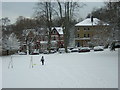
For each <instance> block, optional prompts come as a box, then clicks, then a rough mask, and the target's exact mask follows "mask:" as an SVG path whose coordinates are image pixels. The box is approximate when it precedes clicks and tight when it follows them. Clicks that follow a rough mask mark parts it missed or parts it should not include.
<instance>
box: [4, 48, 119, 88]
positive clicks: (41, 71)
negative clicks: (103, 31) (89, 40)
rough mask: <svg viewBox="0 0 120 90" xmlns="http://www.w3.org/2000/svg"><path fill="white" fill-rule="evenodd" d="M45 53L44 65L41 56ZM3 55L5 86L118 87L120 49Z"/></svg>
mask: <svg viewBox="0 0 120 90" xmlns="http://www.w3.org/2000/svg"><path fill="white" fill-rule="evenodd" d="M42 56H44V58H45V65H43V66H42V65H41V62H40V59H41V57H42ZM32 59H33V65H34V66H33V68H32V67H30V65H31V62H30V61H31V55H28V56H27V55H13V56H12V60H13V66H14V67H13V68H9V69H8V64H9V62H10V60H11V57H10V56H4V57H3V62H2V64H3V83H2V84H3V88H118V50H116V51H110V50H108V49H106V50H104V51H102V52H94V51H91V52H88V53H77V52H76V53H63V54H59V53H55V54H49V55H47V54H40V55H33V56H32Z"/></svg>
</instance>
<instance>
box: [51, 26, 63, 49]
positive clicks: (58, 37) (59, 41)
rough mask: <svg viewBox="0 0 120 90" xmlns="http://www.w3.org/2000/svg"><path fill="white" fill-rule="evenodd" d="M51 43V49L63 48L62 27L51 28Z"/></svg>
mask: <svg viewBox="0 0 120 90" xmlns="http://www.w3.org/2000/svg"><path fill="white" fill-rule="evenodd" d="M51 41H52V43H55V42H56V44H53V45H52V47H54V46H55V47H57V48H63V47H64V38H63V28H62V27H52V32H51Z"/></svg>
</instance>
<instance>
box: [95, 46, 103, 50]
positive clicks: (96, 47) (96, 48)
mask: <svg viewBox="0 0 120 90" xmlns="http://www.w3.org/2000/svg"><path fill="white" fill-rule="evenodd" d="M99 49H103V46H95V47H94V50H99Z"/></svg>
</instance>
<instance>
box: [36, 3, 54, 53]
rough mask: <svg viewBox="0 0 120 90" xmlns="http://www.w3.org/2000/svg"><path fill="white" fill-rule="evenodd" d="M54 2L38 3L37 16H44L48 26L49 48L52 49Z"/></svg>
mask: <svg viewBox="0 0 120 90" xmlns="http://www.w3.org/2000/svg"><path fill="white" fill-rule="evenodd" d="M53 8H54V3H53V2H39V3H37V7H36V8H35V9H36V17H37V16H43V17H44V20H45V22H46V23H45V24H46V28H48V50H49V53H50V51H51V27H52V18H53V13H54V9H53Z"/></svg>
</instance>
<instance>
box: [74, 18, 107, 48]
mask: <svg viewBox="0 0 120 90" xmlns="http://www.w3.org/2000/svg"><path fill="white" fill-rule="evenodd" d="M108 29H109V24H107V23H105V22H103V21H101V20H99V19H98V18H86V19H85V20H83V21H81V22H79V23H77V24H76V25H75V45H76V46H77V47H80V46H89V45H90V43H94V44H95V45H104V43H105V42H103V41H104V37H105V36H108V34H109V33H108ZM100 41H101V42H100Z"/></svg>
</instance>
